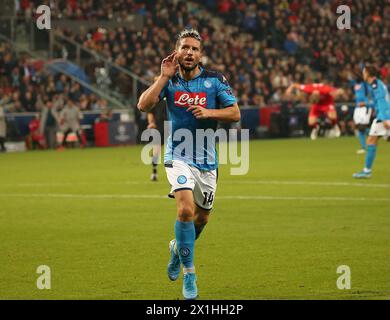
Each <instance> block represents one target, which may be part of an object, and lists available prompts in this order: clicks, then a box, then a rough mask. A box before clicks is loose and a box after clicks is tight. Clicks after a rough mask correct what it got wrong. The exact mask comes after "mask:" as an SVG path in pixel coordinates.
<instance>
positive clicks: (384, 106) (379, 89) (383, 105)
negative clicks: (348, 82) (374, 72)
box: [369, 79, 390, 120]
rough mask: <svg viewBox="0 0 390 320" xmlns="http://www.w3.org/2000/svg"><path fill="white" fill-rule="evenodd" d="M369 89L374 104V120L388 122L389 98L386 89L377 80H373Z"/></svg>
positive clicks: (389, 117) (389, 116) (389, 111)
mask: <svg viewBox="0 0 390 320" xmlns="http://www.w3.org/2000/svg"><path fill="white" fill-rule="evenodd" d="M369 87H370V94H371V96H372V98H373V100H374V104H375V111H376V118H377V119H378V120H390V96H389V91H388V90H387V87H386V86H385V84H384V83H383V82H382V81H381V80H379V79H375V80H374V81H373V82H372V83H370V86H369Z"/></svg>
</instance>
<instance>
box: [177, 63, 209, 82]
mask: <svg viewBox="0 0 390 320" xmlns="http://www.w3.org/2000/svg"><path fill="white" fill-rule="evenodd" d="M198 67H199V72H198V73H197V74H196V75H195V77H193V78H192V79H190V80H188V81H192V80H195V79H196V78H198V77H200V75H201V74H202V72H203V70H204V69H203V68H202V67H201V66H200V65H198ZM176 76H177V77H179V78H180V79H183V80H184V81H187V80H186V79H184V78H183V77H182V76H181V74H180V71H177V72H176Z"/></svg>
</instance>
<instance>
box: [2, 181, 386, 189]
mask: <svg viewBox="0 0 390 320" xmlns="http://www.w3.org/2000/svg"><path fill="white" fill-rule="evenodd" d="M221 182H224V183H229V184H262V185H303V186H304V185H308V186H325V187H326V186H329V187H359V188H390V184H386V183H379V184H378V183H359V182H336V181H335V182H332V181H328V182H327V181H295V180H287V181H282V180H221ZM163 183H164V184H166V182H157V183H156V182H153V183H152V182H150V181H118V182H82V181H76V182H53V183H50V182H48V183H45V182H42V183H6V184H1V185H0V186H4V187H13V186H14V187H66V186H77V185H91V184H93V185H149V186H153V185H161V184H163Z"/></svg>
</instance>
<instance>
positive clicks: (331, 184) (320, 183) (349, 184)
mask: <svg viewBox="0 0 390 320" xmlns="http://www.w3.org/2000/svg"><path fill="white" fill-rule="evenodd" d="M224 182H228V183H234V184H273V185H308V186H309V185H311V186H329V187H368V188H390V184H386V183H379V184H378V183H359V182H355V183H354V182H332V181H295V180H291V181H290V180H287V181H280V180H225V181H224Z"/></svg>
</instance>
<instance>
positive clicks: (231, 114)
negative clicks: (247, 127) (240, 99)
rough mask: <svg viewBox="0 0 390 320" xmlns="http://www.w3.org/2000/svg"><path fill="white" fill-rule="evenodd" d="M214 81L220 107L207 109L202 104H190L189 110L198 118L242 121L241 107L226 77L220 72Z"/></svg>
mask: <svg viewBox="0 0 390 320" xmlns="http://www.w3.org/2000/svg"><path fill="white" fill-rule="evenodd" d="M213 81H214V89H215V93H216V105H217V106H218V108H216V109H207V108H203V107H200V106H190V107H189V108H188V109H187V111H188V112H192V114H193V115H194V116H195V118H197V119H212V120H217V121H223V122H237V121H240V119H241V113H240V108H239V107H238V103H237V99H236V97H235V96H234V94H233V90H232V88H231V87H230V85H229V83H228V81H227V80H226V78H225V77H224V76H223V75H222V74H220V73H218V74H217V77H215V78H214V80H213Z"/></svg>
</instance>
